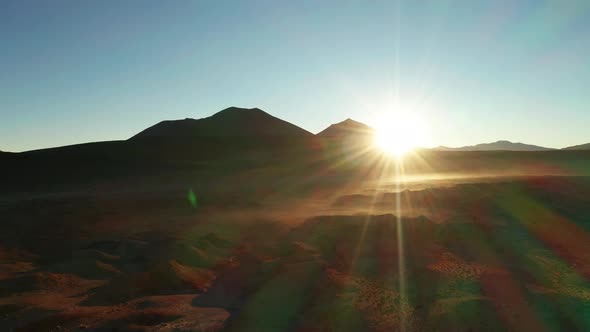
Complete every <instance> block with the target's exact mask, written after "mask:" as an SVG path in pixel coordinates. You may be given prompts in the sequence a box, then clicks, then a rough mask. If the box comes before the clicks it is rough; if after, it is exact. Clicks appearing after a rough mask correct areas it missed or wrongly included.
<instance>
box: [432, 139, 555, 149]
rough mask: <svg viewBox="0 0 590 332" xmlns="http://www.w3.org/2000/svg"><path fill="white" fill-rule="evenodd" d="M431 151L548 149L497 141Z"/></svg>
mask: <svg viewBox="0 0 590 332" xmlns="http://www.w3.org/2000/svg"><path fill="white" fill-rule="evenodd" d="M433 150H438V151H548V150H553V149H550V148H546V147H542V146H537V145H530V144H524V143H513V142H510V141H497V142H493V143H482V144H477V145H470V146H463V147H459V148H449V147H446V146H439V147H436V148H434V149H433Z"/></svg>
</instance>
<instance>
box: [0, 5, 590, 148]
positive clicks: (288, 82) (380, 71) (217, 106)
mask: <svg viewBox="0 0 590 332" xmlns="http://www.w3.org/2000/svg"><path fill="white" fill-rule="evenodd" d="M589 54H590V2H589V1H586V0H579V1H576V0H569V1H515V0H507V1H503V0H500V1H476V0H468V1H460V0H455V1H445V0H432V1H382V2H381V1H370V2H367V1H278V0H276V1H196V0H195V1H179V0H178V1H176V0H175V1H131V0H126V1H107V0H101V1H60V0H55V1H28V0H17V1H12V0H2V1H0V150H7V151H23V150H30V149H36V148H43V147H51V146H59V145H67V144H74V143H81V142H89V141H100V140H115V139H126V138H128V137H130V136H132V135H134V134H135V133H137V132H139V131H140V130H142V129H144V128H146V127H148V126H150V125H152V124H154V123H156V122H159V121H161V120H164V119H177V118H186V117H193V118H200V117H205V116H209V115H211V114H213V113H215V112H217V111H219V110H221V109H223V108H226V107H228V106H241V107H259V108H262V109H263V110H265V111H267V112H269V113H271V114H273V115H275V116H277V117H280V118H282V119H285V120H287V121H290V122H292V123H295V124H297V125H299V126H301V127H303V128H305V129H307V130H309V131H312V132H314V133H315V132H318V131H320V130H322V129H323V128H324V127H326V126H328V125H329V124H331V123H334V122H339V121H342V120H344V119H346V118H349V117H350V118H353V119H357V120H360V121H365V122H367V123H369V124H374V123H375V122H378V121H379V120H378V119H379V118H380V116H381V115H382V114H384V113H386V114H393V115H394V116H388V117H387V118H388V119H395V114H396V112H400V111H403V112H415V113H419V115H420V118H421V119H423V121H424V122H425V123H426V127H427V128H428V133H429V135H428V136H429V142H428V143H427V144H428V145H448V146H461V145H470V144H476V143H481V142H489V141H495V140H499V139H508V140H513V141H522V142H527V143H531V144H538V145H544V146H549V147H564V146H569V145H574V144H581V143H587V142H590V129H588V128H590V93H589V92H590V56H589ZM391 121H394V120H391Z"/></svg>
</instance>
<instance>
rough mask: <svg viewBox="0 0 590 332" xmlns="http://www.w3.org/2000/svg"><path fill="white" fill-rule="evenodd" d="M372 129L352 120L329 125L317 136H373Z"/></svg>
mask: <svg viewBox="0 0 590 332" xmlns="http://www.w3.org/2000/svg"><path fill="white" fill-rule="evenodd" d="M373 133H374V130H373V128H371V127H369V126H367V125H366V124H364V123H362V122H358V121H354V120H352V119H350V118H349V119H346V120H344V121H342V122H338V123H335V124H332V125H330V126H329V127H328V128H326V129H324V130H322V131H321V132H319V133H318V134H317V136H318V137H324V138H344V137H350V136H367V135H373Z"/></svg>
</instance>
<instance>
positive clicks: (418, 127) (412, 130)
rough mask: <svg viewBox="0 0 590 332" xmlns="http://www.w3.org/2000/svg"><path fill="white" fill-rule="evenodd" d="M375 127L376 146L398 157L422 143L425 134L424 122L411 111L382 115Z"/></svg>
mask: <svg viewBox="0 0 590 332" xmlns="http://www.w3.org/2000/svg"><path fill="white" fill-rule="evenodd" d="M375 129H376V132H375V137H374V144H375V147H377V148H378V149H380V150H381V151H383V152H385V153H387V154H391V155H393V156H395V157H398V158H399V157H403V156H404V155H405V154H407V153H408V152H411V151H412V150H414V149H415V148H416V147H418V146H419V145H420V144H422V142H423V139H424V135H425V133H424V129H423V122H422V121H420V120H419V119H418V118H417V117H416V116H415V115H413V114H409V113H407V114H406V113H400V114H395V115H391V116H383V117H380V118H379V119H378V123H377V124H376V125H375Z"/></svg>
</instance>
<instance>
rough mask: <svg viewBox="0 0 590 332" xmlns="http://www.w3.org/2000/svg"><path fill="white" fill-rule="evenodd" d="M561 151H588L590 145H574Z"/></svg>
mask: <svg viewBox="0 0 590 332" xmlns="http://www.w3.org/2000/svg"><path fill="white" fill-rule="evenodd" d="M562 150H590V143H587V144H580V145H574V146H570V147H567V148H563V149H562Z"/></svg>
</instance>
